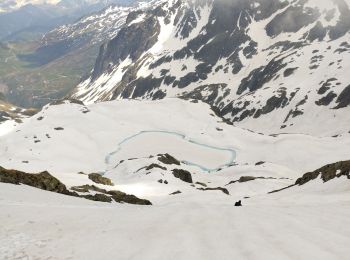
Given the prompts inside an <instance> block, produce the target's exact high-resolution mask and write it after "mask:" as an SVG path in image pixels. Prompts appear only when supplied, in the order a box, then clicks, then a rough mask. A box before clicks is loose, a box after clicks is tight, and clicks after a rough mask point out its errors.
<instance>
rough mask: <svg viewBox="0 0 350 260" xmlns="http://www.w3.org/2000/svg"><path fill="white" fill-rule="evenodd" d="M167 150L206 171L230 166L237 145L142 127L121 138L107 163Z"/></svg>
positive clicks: (147, 155) (108, 156) (107, 158)
mask: <svg viewBox="0 0 350 260" xmlns="http://www.w3.org/2000/svg"><path fill="white" fill-rule="evenodd" d="M165 153H168V154H170V155H172V156H174V157H175V158H177V159H178V160H180V161H182V162H183V163H185V164H188V165H194V166H197V167H199V168H201V169H202V170H204V171H207V172H213V171H217V170H218V169H220V168H223V167H226V166H229V165H231V164H232V163H233V162H234V160H235V158H236V152H235V150H234V149H231V148H226V147H216V146H212V145H208V144H204V143H200V142H197V141H195V140H192V139H188V138H187V137H186V136H185V135H182V134H180V133H176V132H169V131H142V132H139V133H137V134H135V135H132V136H130V137H128V138H125V139H124V140H123V141H122V142H120V143H119V144H118V147H117V149H116V150H115V151H113V152H112V153H110V154H108V155H107V157H106V164H107V165H108V166H114V165H115V164H117V163H118V162H119V161H121V160H126V159H130V158H143V157H149V156H150V155H157V154H165ZM113 164H114V165H113Z"/></svg>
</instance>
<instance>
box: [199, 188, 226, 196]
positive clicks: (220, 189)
mask: <svg viewBox="0 0 350 260" xmlns="http://www.w3.org/2000/svg"><path fill="white" fill-rule="evenodd" d="M197 190H202V191H215V190H216V191H222V192H223V193H225V194H226V195H230V192H229V191H228V190H227V189H225V188H221V187H217V188H197Z"/></svg>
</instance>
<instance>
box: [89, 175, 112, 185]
mask: <svg viewBox="0 0 350 260" xmlns="http://www.w3.org/2000/svg"><path fill="white" fill-rule="evenodd" d="M89 179H90V180H92V181H93V182H95V183H97V184H102V185H108V186H113V185H114V184H113V182H112V181H111V180H110V179H108V178H106V177H103V176H101V175H100V174H98V173H90V174H89Z"/></svg>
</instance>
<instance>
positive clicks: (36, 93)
mask: <svg viewBox="0 0 350 260" xmlns="http://www.w3.org/2000/svg"><path fill="white" fill-rule="evenodd" d="M79 2H80V1H75V2H73V1H61V2H60V3H59V4H58V6H59V7H57V6H51V5H50V6H49V7H50V8H48V6H47V5H46V6H45V8H44V7H43V6H41V5H39V6H33V5H29V6H28V5H27V6H24V7H23V8H21V9H19V10H18V11H16V12H18V15H19V16H21V17H22V16H23V13H22V12H23V10H24V9H35V10H36V9H39V10H41V9H43V8H44V10H51V9H53V11H54V12H53V13H52V12H51V11H50V12H48V13H49V14H55V13H60V12H61V11H62V10H63V13H67V12H69V13H72V12H73V13H74V15H79V16H81V15H83V14H84V13H86V12H91V11H92V10H95V9H96V10H99V11H98V12H94V13H92V14H91V15H87V16H84V17H82V18H80V19H77V20H75V21H74V22H72V23H69V24H66V25H63V26H60V27H57V28H56V29H54V30H52V31H51V32H48V33H46V34H44V36H43V37H41V36H40V38H37V39H34V40H33V41H31V40H30V41H28V40H21V41H18V40H17V41H11V42H9V43H4V44H0V67H1V69H0V82H1V83H2V84H4V85H6V86H7V89H8V91H7V92H6V96H7V98H8V99H9V100H10V101H11V102H13V103H15V104H17V105H20V106H25V107H32V106H34V107H39V108H40V107H42V106H43V105H45V104H47V103H49V102H51V101H52V100H56V99H60V98H62V97H64V96H65V95H67V93H68V92H69V91H71V89H72V88H73V87H74V86H76V85H77V84H78V83H79V81H80V80H81V77H82V76H83V75H85V74H87V73H89V72H90V71H91V69H92V68H93V63H94V60H95V59H96V56H97V55H98V47H99V45H100V44H102V42H104V41H105V40H109V39H111V38H113V37H114V36H115V35H116V32H118V30H119V28H120V26H121V25H122V24H123V23H124V22H125V19H126V15H127V13H128V10H129V9H128V8H130V7H121V6H119V5H114V4H112V5H110V4H111V3H119V4H128V3H131V2H133V1H120V0H117V1H116V0H113V1H92V2H90V5H79ZM95 2H96V3H95ZM106 6H109V7H106ZM105 7H106V8H105ZM101 9H102V10H101ZM60 10H61V11H60ZM65 10H67V11H65ZM16 12H13V13H9V14H5V15H9V16H11V17H12V16H13V15H14V14H15V13H16ZM34 14H35V12H34ZM5 15H4V17H5ZM25 17H26V16H25ZM27 18H28V19H32V18H31V17H30V16H29V17H27ZM46 18H47V17H46ZM46 18H45V16H40V19H41V21H42V19H46ZM66 18H67V19H66ZM0 20H1V15H0ZM15 20H16V21H17V22H18V23H19V24H20V25H21V26H23V24H24V23H23V21H22V20H21V19H17V18H15ZM68 20H70V18H69V19H68V17H67V16H64V19H63V21H65V22H68ZM5 21H8V22H10V20H7V19H5ZM57 21H58V20H57V19H54V22H55V23H56V22H57ZM61 22H62V21H61ZM61 22H60V23H61ZM3 25H4V26H6V23H4V24H3ZM0 26H1V25H0ZM42 26H46V27H45V28H44V30H43V31H45V30H47V29H48V27H47V26H49V27H50V28H51V27H52V26H53V25H52V24H51V25H50V23H49V22H41V23H40V26H39V27H40V28H42ZM39 27H38V28H39ZM54 27H55V26H54ZM40 28H39V29H40ZM27 29H28V31H29V32H31V33H33V32H34V31H35V30H36V29H35V30H34V27H30V28H27ZM16 35H17V36H19V35H23V36H28V34H27V31H26V30H24V31H21V32H20V33H19V34H16ZM36 37H37V36H35V37H34V38H36Z"/></svg>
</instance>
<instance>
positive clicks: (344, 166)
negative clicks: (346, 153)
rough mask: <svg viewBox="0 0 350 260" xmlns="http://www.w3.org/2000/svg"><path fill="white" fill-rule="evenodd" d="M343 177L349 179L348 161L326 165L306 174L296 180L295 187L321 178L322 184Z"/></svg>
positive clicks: (349, 163) (349, 167) (349, 164)
mask: <svg viewBox="0 0 350 260" xmlns="http://www.w3.org/2000/svg"><path fill="white" fill-rule="evenodd" d="M342 176H345V177H347V178H348V179H350V161H342V162H337V163H332V164H328V165H326V166H324V167H322V168H320V169H317V170H316V171H313V172H308V173H305V174H304V175H303V177H301V178H299V179H297V181H296V182H295V184H296V185H304V184H305V183H308V182H309V181H312V180H315V179H316V178H319V177H320V178H321V179H322V180H323V182H328V181H330V180H332V179H334V178H339V177H342Z"/></svg>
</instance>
